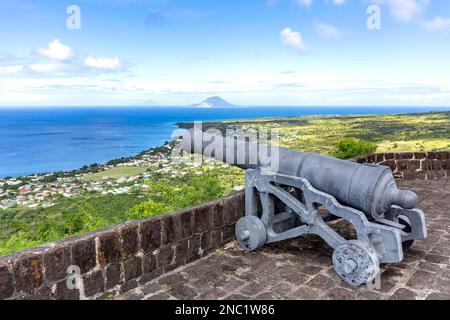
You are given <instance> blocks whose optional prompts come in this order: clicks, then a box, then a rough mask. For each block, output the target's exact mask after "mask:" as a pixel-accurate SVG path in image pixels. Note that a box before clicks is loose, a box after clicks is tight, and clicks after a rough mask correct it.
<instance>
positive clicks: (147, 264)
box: [142, 253, 156, 273]
mask: <svg viewBox="0 0 450 320" xmlns="http://www.w3.org/2000/svg"><path fill="white" fill-rule="evenodd" d="M142 270H143V271H144V273H151V272H153V271H155V270H156V256H155V255H153V254H151V253H150V254H147V255H145V256H144V257H143V258H142Z"/></svg>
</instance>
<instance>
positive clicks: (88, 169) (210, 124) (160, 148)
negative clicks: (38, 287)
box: [0, 107, 450, 182]
mask: <svg viewBox="0 0 450 320" xmlns="http://www.w3.org/2000/svg"><path fill="white" fill-rule="evenodd" d="M355 108H356V107H355ZM443 108H444V107H443ZM446 112H450V108H448V109H447V110H442V111H428V112H405V113H354V114H312V115H301V116H273V117H270V116H269V117H255V118H243V119H230V120H217V121H215V120H212V121H211V120H209V121H202V124H203V129H206V130H207V129H209V128H215V129H218V130H219V131H222V132H224V130H225V129H226V128H227V127H229V125H230V123H239V124H240V125H242V124H248V123H252V124H257V123H267V122H269V121H271V120H273V119H278V120H280V119H288V121H289V119H293V120H298V119H299V118H304V119H308V118H324V119H335V118H337V119H342V118H346V117H361V116H367V117H369V116H384V115H385V116H387V115H410V116H419V115H427V114H440V113H446ZM288 121H286V122H288ZM193 125H194V122H192V121H181V122H175V123H170V124H168V126H170V127H172V128H175V129H176V130H177V129H180V130H184V129H190V128H192V127H193ZM168 138H169V139H170V137H168ZM171 143H172V141H171V140H165V141H164V142H163V143H161V144H160V145H157V146H155V147H152V148H148V149H143V150H142V151H140V152H139V153H136V154H134V155H131V156H128V157H119V158H112V159H110V160H108V161H106V162H104V163H91V164H85V165H84V166H82V167H79V168H76V169H73V170H61V171H49V172H41V173H32V174H28V175H17V176H4V177H0V182H1V181H2V180H5V179H8V178H14V179H24V178H30V177H42V176H48V175H54V174H59V175H61V176H64V177H71V176H76V175H79V174H85V173H96V172H101V171H102V168H103V169H104V168H105V167H108V166H110V165H117V164H121V163H125V162H127V161H133V160H135V159H137V158H139V157H141V156H143V155H145V154H152V153H160V152H164V150H165V147H166V146H167V145H170V144H171ZM106 169H107V168H106Z"/></svg>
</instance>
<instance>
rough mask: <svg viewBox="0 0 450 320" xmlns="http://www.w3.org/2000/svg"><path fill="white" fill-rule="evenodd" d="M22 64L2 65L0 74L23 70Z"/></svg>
mask: <svg viewBox="0 0 450 320" xmlns="http://www.w3.org/2000/svg"><path fill="white" fill-rule="evenodd" d="M23 69H24V68H23V66H22V65H13V66H0V74H1V73H6V74H13V73H18V72H21V71H23Z"/></svg>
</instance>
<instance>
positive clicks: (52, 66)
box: [28, 63, 64, 72]
mask: <svg viewBox="0 0 450 320" xmlns="http://www.w3.org/2000/svg"><path fill="white" fill-rule="evenodd" d="M63 67H64V66H63V65H62V64H56V63H35V64H30V65H28V68H30V69H31V70H32V71H34V72H55V71H59V70H61V69H63Z"/></svg>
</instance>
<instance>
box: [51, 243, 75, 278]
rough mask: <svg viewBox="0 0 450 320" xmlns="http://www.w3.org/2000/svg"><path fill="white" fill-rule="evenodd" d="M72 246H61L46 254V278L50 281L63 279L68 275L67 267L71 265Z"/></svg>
mask: <svg viewBox="0 0 450 320" xmlns="http://www.w3.org/2000/svg"><path fill="white" fill-rule="evenodd" d="M70 260H71V259H70V248H69V247H60V248H56V249H53V250H50V251H48V252H46V253H45V254H44V269H45V279H46V280H47V281H49V282H57V281H59V280H63V279H65V278H66V276H67V268H68V267H69V266H70V265H71V261H70Z"/></svg>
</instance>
